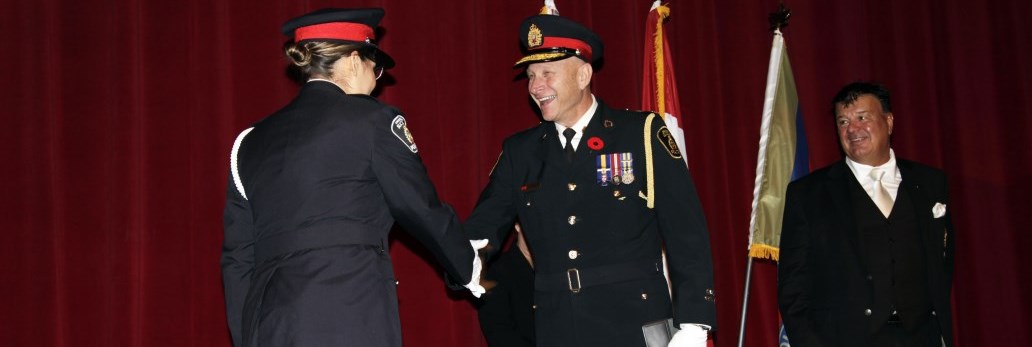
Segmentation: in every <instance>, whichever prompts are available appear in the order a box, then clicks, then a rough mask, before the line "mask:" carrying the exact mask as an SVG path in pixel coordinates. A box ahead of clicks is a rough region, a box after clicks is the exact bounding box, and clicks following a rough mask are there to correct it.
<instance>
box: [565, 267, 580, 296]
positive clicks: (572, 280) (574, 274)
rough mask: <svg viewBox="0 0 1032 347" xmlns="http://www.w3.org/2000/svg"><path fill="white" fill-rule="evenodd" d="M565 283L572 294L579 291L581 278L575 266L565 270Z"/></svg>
mask: <svg viewBox="0 0 1032 347" xmlns="http://www.w3.org/2000/svg"><path fill="white" fill-rule="evenodd" d="M566 284H567V285H568V286H569V288H570V291H571V292H573V293H574V294H577V293H580V291H581V280H580V271H578V270H577V269H576V268H574V269H569V270H566Z"/></svg>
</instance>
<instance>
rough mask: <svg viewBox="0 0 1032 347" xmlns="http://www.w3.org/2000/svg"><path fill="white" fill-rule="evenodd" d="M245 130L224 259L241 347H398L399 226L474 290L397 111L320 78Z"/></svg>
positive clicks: (449, 218) (464, 243) (463, 249)
mask: <svg viewBox="0 0 1032 347" xmlns="http://www.w3.org/2000/svg"><path fill="white" fill-rule="evenodd" d="M248 131H249V132H247V131H245V134H242V135H241V137H240V138H242V140H240V139H238V141H237V144H236V145H234V154H235V159H236V160H235V162H232V163H231V164H234V165H232V167H231V170H235V171H231V177H230V182H229V187H228V192H227V198H226V207H225V243H224V247H223V251H222V273H223V281H224V282H223V283H224V285H225V295H226V315H227V318H228V321H229V327H230V332H231V333H232V336H233V342H234V344H235V345H236V346H254V345H256V344H261V345H267V346H288V345H289V346H401V332H400V328H399V323H398V320H399V319H398V309H397V297H396V292H395V285H396V281H395V279H394V274H393V270H392V267H391V264H390V257H389V253H388V252H387V250H386V247H387V234H388V232H389V230H390V228H391V226H392V225H393V224H394V223H395V221H397V222H398V223H399V224H400V225H401V226H402V227H403V228H404V229H405V230H406V231H407V232H408V233H410V234H412V235H413V236H415V237H416V238H417V239H418V240H419V241H421V242H422V243H423V245H424V246H426V247H427V248H428V249H429V250H430V251H431V252H432V253H433V254H434V255H435V256H436V257H437V259H439V260H440V261H441V262H442V264H443V266H444V268H445V270H447V271H448V272H449V273H450V275H451V276H456V278H458V279H460V280H461V281H464V282H463V283H466V282H469V280H470V274H471V273H472V264H473V252H472V248H471V247H470V245H469V241H468V240H467V239H466V238H465V237H464V236H463V235H462V232H461V227H460V223H459V222H458V219H457V218H456V217H455V214H454V211H453V210H452V208H451V207H449V206H448V205H445V204H443V203H441V202H440V201H439V200H438V198H437V194H436V192H435V190H434V187H433V185H432V184H431V182H430V180H429V178H428V177H427V173H426V169H425V168H424V166H423V163H422V161H421V159H420V157H419V155H418V154H417V148H416V146H415V144H414V143H413V142H412V138H411V135H410V134H409V133H408V129H407V127H406V126H405V119H404V117H402V116H401V113H400V112H399V111H398V110H397V109H395V108H393V107H391V106H388V105H384V104H382V103H380V102H378V101H377V100H376V99H374V98H372V97H368V96H362V95H346V94H344V92H343V91H342V90H341V89H340V88H338V87H337V86H336V85H334V84H332V83H329V82H324V81H312V82H309V83H306V84H305V85H304V87H302V89H301V91H300V93H299V95H298V96H297V97H296V98H295V99H294V100H293V101H292V102H291V103H290V104H289V105H287V106H286V107H284V108H283V109H281V110H279V111H277V112H276V113H274V114H272V115H271V116H269V117H267V118H265V119H263V120H261V121H259V122H258V123H256V124H255V125H254V127H253V128H252V129H250V130H248ZM234 172H235V173H236V174H234Z"/></svg>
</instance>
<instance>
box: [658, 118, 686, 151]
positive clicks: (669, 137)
mask: <svg viewBox="0 0 1032 347" xmlns="http://www.w3.org/2000/svg"><path fill="white" fill-rule="evenodd" d="M656 139H657V140H659V143H660V144H662V145H663V148H666V150H667V153H669V154H670V157H672V158H674V159H681V150H680V149H678V148H677V141H675V140H674V135H673V134H671V133H670V129H667V127H666V125H664V126H662V127H660V128H659V131H657V132H656Z"/></svg>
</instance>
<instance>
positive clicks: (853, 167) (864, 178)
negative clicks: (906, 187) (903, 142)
mask: <svg viewBox="0 0 1032 347" xmlns="http://www.w3.org/2000/svg"><path fill="white" fill-rule="evenodd" d="M846 166H848V167H849V171H852V172H853V176H855V177H856V181H857V182H860V186H862V187H863V188H864V190H865V191H867V195H868V196H873V194H874V180H873V179H871V170H873V169H874V168H875V167H878V168H881V169H882V170H883V171H885V176H882V185H883V186H884V187H885V189H886V190H888V191H889V195H891V196H892V199H893V200H895V199H896V194H897V192H898V191H899V185H900V183H901V182H902V181H903V175H902V174H900V172H899V166H897V165H896V153H895V152H894V151H893V150H892V148H889V161H887V162H885V164H881V165H878V166H870V165H864V164H860V163H858V162H855V161H853V159H849V157H846Z"/></svg>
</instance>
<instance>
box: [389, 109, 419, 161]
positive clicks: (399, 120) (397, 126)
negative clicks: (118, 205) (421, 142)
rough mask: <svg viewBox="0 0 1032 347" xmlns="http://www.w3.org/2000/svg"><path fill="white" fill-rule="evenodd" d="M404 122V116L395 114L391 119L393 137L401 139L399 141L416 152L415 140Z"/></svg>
mask: <svg viewBox="0 0 1032 347" xmlns="http://www.w3.org/2000/svg"><path fill="white" fill-rule="evenodd" d="M406 124H407V123H406V122H405V117H403V116H402V115H400V114H399V115H397V116H396V117H394V120H391V132H392V133H394V137H397V138H398V140H401V143H402V144H404V145H405V147H408V149H409V150H410V151H412V153H418V152H419V148H416V141H415V140H413V139H412V133H411V132H409V130H408V125H406Z"/></svg>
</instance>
